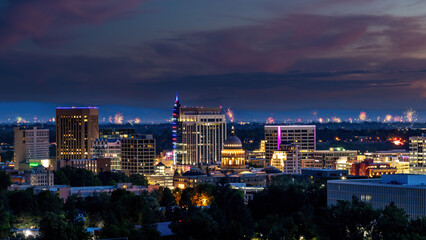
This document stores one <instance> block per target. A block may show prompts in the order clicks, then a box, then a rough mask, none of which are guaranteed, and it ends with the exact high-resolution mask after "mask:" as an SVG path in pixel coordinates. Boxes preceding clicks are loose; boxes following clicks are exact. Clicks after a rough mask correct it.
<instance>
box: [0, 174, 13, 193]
mask: <svg viewBox="0 0 426 240" xmlns="http://www.w3.org/2000/svg"><path fill="white" fill-rule="evenodd" d="M10 185H12V180H11V179H10V176H9V174H8V173H6V172H5V171H0V190H6V189H7V187H9V186H10Z"/></svg>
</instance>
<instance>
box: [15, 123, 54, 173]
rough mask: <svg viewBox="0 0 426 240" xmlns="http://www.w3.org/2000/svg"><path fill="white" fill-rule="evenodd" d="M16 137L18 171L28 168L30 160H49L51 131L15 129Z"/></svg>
mask: <svg viewBox="0 0 426 240" xmlns="http://www.w3.org/2000/svg"><path fill="white" fill-rule="evenodd" d="M14 135H15V138H14V150H15V153H14V154H15V169H16V170H22V169H24V168H26V167H25V166H26V165H27V164H29V163H30V160H45V159H49V145H50V144H49V129H39V128H37V127H33V128H28V129H27V128H20V127H15V128H14ZM27 167H28V166H27Z"/></svg>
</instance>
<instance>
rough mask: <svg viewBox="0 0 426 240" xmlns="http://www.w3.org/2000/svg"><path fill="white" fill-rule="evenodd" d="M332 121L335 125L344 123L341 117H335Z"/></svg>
mask: <svg viewBox="0 0 426 240" xmlns="http://www.w3.org/2000/svg"><path fill="white" fill-rule="evenodd" d="M331 120H332V121H333V122H334V123H341V122H342V119H340V118H339V117H333V118H332V119H331Z"/></svg>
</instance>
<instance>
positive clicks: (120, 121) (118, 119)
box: [114, 113, 124, 124]
mask: <svg viewBox="0 0 426 240" xmlns="http://www.w3.org/2000/svg"><path fill="white" fill-rule="evenodd" d="M123 119H124V118H123V114H121V113H116V114H115V115H114V123H115V124H123Z"/></svg>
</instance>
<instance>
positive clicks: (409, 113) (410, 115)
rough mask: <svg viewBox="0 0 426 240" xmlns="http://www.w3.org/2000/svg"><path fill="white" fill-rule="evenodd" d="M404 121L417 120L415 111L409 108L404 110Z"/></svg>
mask: <svg viewBox="0 0 426 240" xmlns="http://www.w3.org/2000/svg"><path fill="white" fill-rule="evenodd" d="M404 121H406V122H416V121H417V113H416V111H415V110H414V109H412V108H410V109H408V110H407V111H406V112H404Z"/></svg>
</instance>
